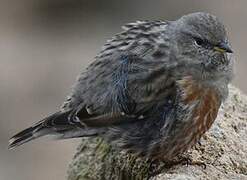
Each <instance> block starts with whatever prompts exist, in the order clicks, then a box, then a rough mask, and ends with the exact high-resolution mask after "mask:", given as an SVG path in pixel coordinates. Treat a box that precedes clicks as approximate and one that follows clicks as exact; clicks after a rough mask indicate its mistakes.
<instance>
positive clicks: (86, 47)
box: [0, 0, 247, 180]
mask: <svg viewBox="0 0 247 180" xmlns="http://www.w3.org/2000/svg"><path fill="white" fill-rule="evenodd" d="M0 3H1V4H0V102H1V104H0V113H1V119H0V180H44V179H46V180H56V179H59V180H65V179H66V169H67V167H68V164H69V162H70V160H71V158H72V157H73V153H74V152H75V149H76V145H77V144H78V143H79V140H75V139H73V140H66V141H56V142H54V141H44V140H42V139H41V140H38V141H35V142H32V143H29V144H26V145H25V146H23V147H20V148H18V149H16V150H14V151H8V150H7V143H8V138H9V137H10V136H11V135H13V134H14V133H16V132H17V131H19V130H22V129H23V128H25V127H27V126H29V125H31V124H32V123H33V122H35V121H38V120H40V119H42V118H43V117H44V116H46V115H48V114H51V113H52V112H55V111H57V110H58V108H59V106H60V105H61V103H62V102H63V100H64V99H65V96H66V95H67V94H68V93H69V91H70V88H71V85H72V84H73V83H74V81H75V78H76V76H77V75H78V74H79V72H80V71H82V70H83V69H85V67H86V66H87V65H88V64H89V63H90V62H91V61H92V60H93V57H94V56H95V55H96V53H97V52H98V51H99V49H100V47H101V46H102V45H103V43H104V42H105V41H106V39H108V38H109V37H111V36H112V35H114V34H115V33H117V32H119V31H120V30H121V29H120V26H121V25H123V24H125V23H127V22H131V21H136V20H157V19H169V20H173V19H176V18H178V17H180V16H181V15H183V14H186V13H190V12H196V11H206V12H210V13H213V14H215V15H217V16H218V17H219V18H220V19H221V20H222V21H223V22H224V24H225V25H226V27H227V29H228V32H229V36H230V40H231V43H232V46H233V48H234V52H235V57H236V78H235V80H234V84H235V85H236V86H238V87H240V89H242V90H243V91H244V92H247V84H246V83H245V81H246V74H247V73H246V68H247V60H246V58H245V57H247V50H246V47H247V45H246V43H247V41H246V40H247V35H246V32H247V20H246V19H247V11H246V8H247V1H246V0H238V1H232V0H217V1H215V0H207V1H198V0H186V1H181V0H153V1H150V0H124V1H123V0H122V1H119V0H107V1H106V0H105V1H103V0H22V1H18V0H0Z"/></svg>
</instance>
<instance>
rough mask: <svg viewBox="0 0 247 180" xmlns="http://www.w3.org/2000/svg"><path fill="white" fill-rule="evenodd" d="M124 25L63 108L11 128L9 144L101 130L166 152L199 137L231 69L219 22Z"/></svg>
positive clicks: (117, 141) (137, 146) (116, 141)
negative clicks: (17, 129)
mask: <svg viewBox="0 0 247 180" xmlns="http://www.w3.org/2000/svg"><path fill="white" fill-rule="evenodd" d="M123 29H124V31H123V32H121V33H119V34H117V35H115V36H114V37H113V38H112V39H110V40H109V41H107V43H106V44H105V45H104V46H103V49H102V51H101V52H100V53H99V54H98V55H97V56H96V58H95V61H94V62H92V64H90V65H89V67H88V68H87V69H86V70H85V72H83V73H82V74H81V75H80V76H79V78H78V80H77V82H76V84H75V86H74V88H73V91H72V93H71V94H70V96H69V97H68V99H67V100H66V101H65V103H64V104H63V106H62V107H61V109H60V110H59V111H58V112H56V113H54V114H53V115H51V116H49V117H47V118H45V119H43V120H42V121H39V122H38V123H36V124H34V125H33V126H31V127H29V128H27V129H26V130H24V131H22V132H20V133H18V134H16V135H15V136H14V137H13V138H12V139H11V140H10V144H9V148H14V147H16V146H19V145H21V144H23V143H25V142H28V141H30V140H33V139H35V138H38V137H41V136H44V135H55V137H57V138H59V139H66V138H74V137H86V136H100V137H103V138H104V139H105V140H107V141H108V142H109V143H111V144H112V145H114V146H115V147H118V148H119V149H125V150H127V151H129V152H133V153H136V154H138V155H143V156H146V157H149V158H154V159H156V158H162V159H171V158H173V157H174V156H176V155H177V154H179V153H182V152H184V151H185V150H186V149H188V148H189V147H190V146H192V145H193V144H195V143H196V142H197V141H198V140H199V139H200V137H201V136H202V135H203V134H204V133H205V132H206V131H207V130H208V129H209V128H210V127H211V125H212V123H213V122H214V120H215V118H216V116H217V113H218V110H219V107H220V105H221V103H222V102H223V101H224V99H225V98H226V97H227V94H228V84H229V82H230V80H231V79H232V74H233V61H232V60H231V58H230V56H229V53H232V50H231V48H230V46H229V44H228V38H227V34H226V30H225V28H224V26H223V24H222V23H221V22H220V21H219V20H218V19H217V18H216V17H215V16H213V15H210V14H207V13H193V14H188V15H185V16H183V17H181V18H180V19H178V20H176V21H137V22H135V23H130V24H127V25H125V26H124V27H123Z"/></svg>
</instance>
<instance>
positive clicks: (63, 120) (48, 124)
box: [8, 112, 71, 149]
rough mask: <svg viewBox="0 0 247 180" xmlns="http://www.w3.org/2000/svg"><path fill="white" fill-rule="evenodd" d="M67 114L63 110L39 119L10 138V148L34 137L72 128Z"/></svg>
mask: <svg viewBox="0 0 247 180" xmlns="http://www.w3.org/2000/svg"><path fill="white" fill-rule="evenodd" d="M67 114H68V113H61V112H58V113H55V114H53V115H51V116H49V117H47V118H45V119H43V120H41V121H39V122H38V123H36V124H34V125H33V126H31V127H29V128H27V129H25V130H23V131H21V132H19V133H17V134H16V135H14V136H13V137H12V138H11V139H10V140H9V146H8V148H9V149H13V148H15V147H17V146H20V145H22V144H24V143H26V142H29V141H31V140H33V139H36V138H39V137H42V136H45V135H48V134H56V133H59V131H64V130H66V129H67V130H68V129H70V128H71V124H70V123H69V122H68V118H67V116H66V115H67Z"/></svg>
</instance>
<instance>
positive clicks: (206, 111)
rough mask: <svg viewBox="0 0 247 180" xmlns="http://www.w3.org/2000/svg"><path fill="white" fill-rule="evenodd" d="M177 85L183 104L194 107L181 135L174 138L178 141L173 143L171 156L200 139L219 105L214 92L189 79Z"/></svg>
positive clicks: (214, 117)
mask: <svg viewBox="0 0 247 180" xmlns="http://www.w3.org/2000/svg"><path fill="white" fill-rule="evenodd" d="M178 83H179V85H180V87H181V89H182V91H183V95H182V101H183V104H184V105H187V106H188V107H190V106H193V105H195V107H194V108H193V109H192V112H191V117H190V119H189V120H188V123H187V124H186V125H185V126H184V127H183V129H182V130H181V132H182V133H181V134H180V135H179V136H178V137H177V138H176V139H180V141H179V140H178V141H176V142H174V143H175V144H176V148H174V151H173V152H172V154H173V153H174V154H173V155H175V154H178V153H180V152H183V151H185V150H187V149H188V148H189V147H190V146H192V145H193V144H195V143H196V142H197V141H198V140H199V139H200V137H201V136H202V135H203V134H204V133H205V132H206V131H207V130H208V129H209V128H210V127H211V125H212V124H213V122H214V120H215V119H216V117H217V114H218V110H219V107H220V104H221V101H220V98H219V96H218V94H217V92H216V90H214V89H213V88H209V87H204V86H202V85H201V84H199V83H197V82H195V81H194V80H193V79H192V78H191V77H186V78H184V79H183V80H180V81H178Z"/></svg>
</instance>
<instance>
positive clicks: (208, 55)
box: [169, 12, 233, 83]
mask: <svg viewBox="0 0 247 180" xmlns="http://www.w3.org/2000/svg"><path fill="white" fill-rule="evenodd" d="M169 33H170V37H171V39H170V40H171V44H172V47H171V48H172V51H173V53H172V54H175V56H176V60H177V61H178V63H180V64H183V65H182V67H184V66H186V68H185V70H184V71H187V72H185V73H189V74H192V75H194V76H195V77H196V78H199V79H200V80H208V79H213V80H216V79H223V80H225V81H226V82H227V83H228V82H229V81H230V80H231V79H232V74H233V61H232V58H231V56H230V54H231V53H232V52H233V51H232V50H231V47H230V45H229V42H228V37H227V33H226V29H225V27H224V25H223V24H222V23H221V22H220V21H219V20H218V19H217V18H216V17H215V16H213V15H211V14H208V13H202V12H199V13H192V14H188V15H185V16H182V17H181V18H180V19H178V20H177V21H173V22H171V25H170V26H169Z"/></svg>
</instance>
